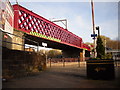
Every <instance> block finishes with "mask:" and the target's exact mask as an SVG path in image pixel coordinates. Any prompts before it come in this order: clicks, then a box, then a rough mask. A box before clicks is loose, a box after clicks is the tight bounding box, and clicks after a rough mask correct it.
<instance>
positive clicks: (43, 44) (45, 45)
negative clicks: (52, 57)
mask: <svg viewBox="0 0 120 90" xmlns="http://www.w3.org/2000/svg"><path fill="white" fill-rule="evenodd" d="M42 46H43V47H44V48H45V47H47V43H44V42H42ZM44 53H45V52H44ZM45 60H46V65H47V54H46V53H45Z"/></svg>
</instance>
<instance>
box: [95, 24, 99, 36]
mask: <svg viewBox="0 0 120 90" xmlns="http://www.w3.org/2000/svg"><path fill="white" fill-rule="evenodd" d="M96 30H98V36H100V29H99V26H97V27H96Z"/></svg>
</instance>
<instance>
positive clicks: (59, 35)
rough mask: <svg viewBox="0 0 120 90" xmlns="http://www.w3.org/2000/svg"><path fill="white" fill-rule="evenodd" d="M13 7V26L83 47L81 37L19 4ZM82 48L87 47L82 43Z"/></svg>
mask: <svg viewBox="0 0 120 90" xmlns="http://www.w3.org/2000/svg"><path fill="white" fill-rule="evenodd" d="M13 8H14V14H15V15H14V28H15V29H17V30H21V31H23V32H27V33H29V32H30V31H34V32H38V33H40V34H43V35H46V36H50V37H53V38H56V39H59V40H61V42H60V43H63V44H67V45H70V46H73V47H77V48H83V46H82V38H80V37H78V36H76V35H75V34H73V33H72V32H70V31H68V30H66V29H64V28H62V27H60V26H58V25H56V24H55V23H53V22H51V21H49V20H47V19H45V18H43V17H41V16H39V15H38V14H36V13H34V12H32V11H30V10H28V9H26V8H24V7H22V6H20V5H17V4H15V5H13ZM84 48H86V49H89V48H88V46H85V45H84Z"/></svg>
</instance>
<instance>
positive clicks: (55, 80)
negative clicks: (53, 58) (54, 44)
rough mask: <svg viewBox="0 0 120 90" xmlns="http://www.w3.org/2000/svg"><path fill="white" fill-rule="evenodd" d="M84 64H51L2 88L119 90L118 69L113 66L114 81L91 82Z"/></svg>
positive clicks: (13, 80) (7, 83)
mask: <svg viewBox="0 0 120 90" xmlns="http://www.w3.org/2000/svg"><path fill="white" fill-rule="evenodd" d="M85 65H86V64H85V62H83V63H80V67H78V66H79V65H77V63H73V64H71V63H68V64H66V65H65V67H63V66H62V64H59V65H57V64H52V67H49V64H48V68H47V69H46V70H45V71H42V72H39V73H37V75H35V76H28V77H21V78H16V79H12V80H10V81H8V82H3V87H2V88H120V67H119V66H115V75H116V78H115V80H92V79H87V77H86V66H85Z"/></svg>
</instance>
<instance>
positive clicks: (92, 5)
mask: <svg viewBox="0 0 120 90" xmlns="http://www.w3.org/2000/svg"><path fill="white" fill-rule="evenodd" d="M91 7H92V23H93V34H95V22H94V4H93V0H91ZM95 39H96V38H95V37H94V39H93V40H94V41H93V43H94V58H96V40H95Z"/></svg>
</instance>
